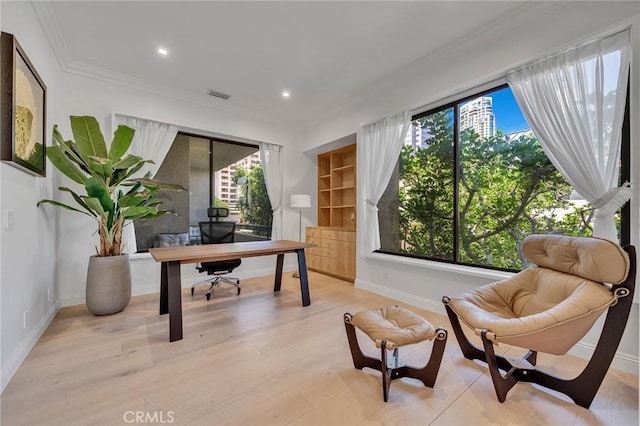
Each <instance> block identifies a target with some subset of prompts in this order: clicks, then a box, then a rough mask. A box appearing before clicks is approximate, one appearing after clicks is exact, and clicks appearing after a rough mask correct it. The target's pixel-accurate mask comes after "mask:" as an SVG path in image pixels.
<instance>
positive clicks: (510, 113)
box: [487, 87, 530, 134]
mask: <svg viewBox="0 0 640 426" xmlns="http://www.w3.org/2000/svg"><path fill="white" fill-rule="evenodd" d="M487 96H490V97H492V98H493V113H494V114H495V116H496V129H501V130H502V131H503V132H504V133H505V134H509V133H513V132H518V131H522V130H529V129H530V126H529V124H528V123H527V121H526V120H525V119H524V117H523V116H522V112H520V107H518V103H517V102H516V99H515V98H514V97H513V93H512V92H511V89H510V88H509V87H505V88H504V89H502V90H499V91H497V92H492V93H490V94H488V95H487Z"/></svg>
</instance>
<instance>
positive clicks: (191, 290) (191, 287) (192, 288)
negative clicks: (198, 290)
mask: <svg viewBox="0 0 640 426" xmlns="http://www.w3.org/2000/svg"><path fill="white" fill-rule="evenodd" d="M191 295H192V296H193V287H191Z"/></svg>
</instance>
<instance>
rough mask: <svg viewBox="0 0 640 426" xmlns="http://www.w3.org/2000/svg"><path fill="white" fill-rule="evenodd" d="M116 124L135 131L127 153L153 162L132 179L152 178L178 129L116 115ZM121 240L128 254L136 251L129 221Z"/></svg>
mask: <svg viewBox="0 0 640 426" xmlns="http://www.w3.org/2000/svg"><path fill="white" fill-rule="evenodd" d="M116 124H117V125H124V126H128V127H131V128H132V129H134V130H135V134H134V135H133V142H132V143H131V148H130V149H129V153H130V154H133V155H138V156H140V157H142V158H143V159H145V160H152V161H153V163H146V164H145V165H144V167H142V168H141V169H140V170H139V171H138V172H137V173H136V174H135V175H134V177H142V176H144V175H145V174H146V173H148V172H150V173H151V176H152V177H153V176H154V175H155V174H156V172H157V171H158V169H159V168H160V165H161V164H162V162H163V161H164V158H165V157H166V156H167V153H168V152H169V149H170V148H171V145H172V144H173V140H174V139H175V138H176V135H177V134H178V128H177V127H176V126H174V125H171V124H167V123H160V122H157V121H152V120H145V119H141V118H136V117H129V116H126V115H119V114H116ZM122 240H123V241H124V245H125V247H126V248H127V249H128V252H129V253H135V252H137V251H138V245H137V243H136V231H135V228H134V227H133V223H131V222H130V221H127V223H125V226H124V228H123V230H122Z"/></svg>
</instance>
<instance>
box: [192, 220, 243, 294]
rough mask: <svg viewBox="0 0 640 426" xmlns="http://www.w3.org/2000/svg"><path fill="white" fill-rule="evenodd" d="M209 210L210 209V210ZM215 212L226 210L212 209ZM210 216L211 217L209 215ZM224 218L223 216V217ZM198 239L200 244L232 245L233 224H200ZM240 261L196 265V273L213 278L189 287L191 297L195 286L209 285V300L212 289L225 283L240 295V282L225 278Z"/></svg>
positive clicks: (211, 222)
mask: <svg viewBox="0 0 640 426" xmlns="http://www.w3.org/2000/svg"><path fill="white" fill-rule="evenodd" d="M210 210H211V209H210ZM214 210H216V211H220V210H226V209H214ZM210 216H211V215H210ZM223 217H224V216H223ZM198 225H199V227H200V237H201V241H202V244H220V243H232V242H233V241H234V234H235V226H236V224H235V223H234V222H214V221H209V222H200V223H199V224H198ZM240 263H242V259H230V260H217V261H215V262H202V263H200V264H198V265H196V269H197V270H198V272H200V273H203V272H206V273H207V275H213V276H214V278H213V279H211V278H207V279H206V280H204V281H201V282H199V283H196V284H194V285H192V286H191V295H192V296H193V293H194V288H195V286H197V285H200V284H205V283H211V285H210V287H209V291H208V292H207V300H210V299H211V293H212V292H213V288H214V287H216V286H218V285H220V284H221V283H223V282H224V283H227V284H231V285H233V286H235V287H236V288H237V289H238V295H239V294H240V280H239V279H238V278H233V277H229V276H226V275H227V274H230V273H231V272H233V270H234V269H235V268H237V267H238V266H240Z"/></svg>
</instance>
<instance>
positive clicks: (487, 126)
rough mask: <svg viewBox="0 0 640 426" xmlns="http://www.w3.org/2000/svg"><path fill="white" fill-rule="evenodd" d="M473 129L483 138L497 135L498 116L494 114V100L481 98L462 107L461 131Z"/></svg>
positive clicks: (488, 97) (486, 97)
mask: <svg viewBox="0 0 640 426" xmlns="http://www.w3.org/2000/svg"><path fill="white" fill-rule="evenodd" d="M469 128H472V129H474V130H475V131H476V133H478V135H480V137H482V138H490V137H492V136H494V135H495V134H496V116H495V115H494V114H493V99H492V98H491V97H490V96H481V97H479V98H476V99H474V100H472V101H470V102H467V103H466V104H464V105H462V106H461V107H460V130H465V129H469Z"/></svg>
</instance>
